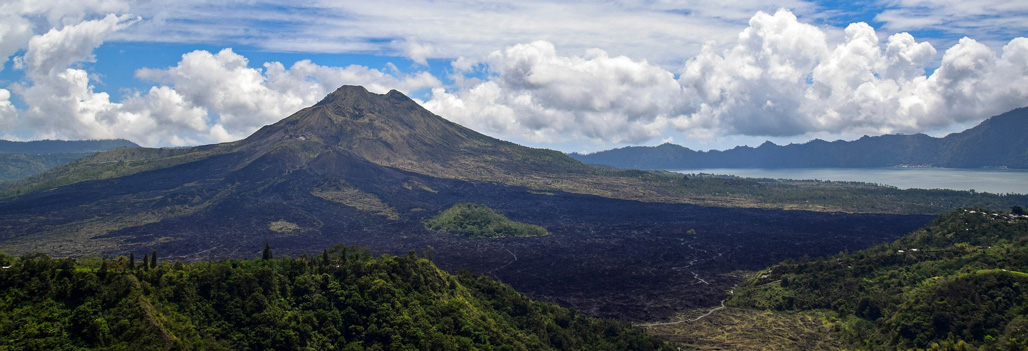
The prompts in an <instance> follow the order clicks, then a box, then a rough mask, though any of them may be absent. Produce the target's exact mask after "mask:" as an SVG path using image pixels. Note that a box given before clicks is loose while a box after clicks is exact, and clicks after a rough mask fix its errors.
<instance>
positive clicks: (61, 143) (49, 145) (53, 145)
mask: <svg viewBox="0 0 1028 351" xmlns="http://www.w3.org/2000/svg"><path fill="white" fill-rule="evenodd" d="M123 147H139V145H137V144H136V143H133V142H131V141H128V140H125V139H100V140H33V141H9V140H0V153H14V154H55V153H93V152H101V151H108V150H114V149H119V148H123Z"/></svg>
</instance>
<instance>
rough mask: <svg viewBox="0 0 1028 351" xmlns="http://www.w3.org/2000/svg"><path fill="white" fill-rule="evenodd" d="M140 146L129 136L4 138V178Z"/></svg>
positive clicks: (0, 154) (0, 165)
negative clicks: (116, 137)
mask: <svg viewBox="0 0 1028 351" xmlns="http://www.w3.org/2000/svg"><path fill="white" fill-rule="evenodd" d="M135 147H139V145H136V143H133V142H131V141H128V140H125V139H109V140H36V141H8V140H0V181H5V180H15V179H21V178H25V177H28V176H31V175H35V174H39V173H42V172H43V171H46V170H48V169H51V168H54V167H56V166H59V165H62V164H65V163H68V162H71V161H74V160H77V159H80V158H83V157H86V156H88V155H91V154H94V153H97V152H103V151H108V150H114V149H120V148H135Z"/></svg>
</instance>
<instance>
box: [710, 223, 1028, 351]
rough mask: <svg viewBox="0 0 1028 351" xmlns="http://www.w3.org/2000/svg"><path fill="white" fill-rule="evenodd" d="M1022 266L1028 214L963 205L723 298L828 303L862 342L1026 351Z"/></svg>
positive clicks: (764, 305) (763, 305) (780, 270)
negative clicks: (890, 237) (898, 234)
mask: <svg viewBox="0 0 1028 351" xmlns="http://www.w3.org/2000/svg"><path fill="white" fill-rule="evenodd" d="M1013 212H1018V211H1016V210H1015V211H1013ZM1024 272H1028V216H1024V215H1019V214H1015V213H1002V212H996V211H986V210H980V209H979V210H959V211H955V212H951V213H949V214H946V215H943V216H941V217H940V218H938V219H937V220H936V221H935V222H933V223H932V224H931V225H929V226H927V227H925V228H923V229H921V230H918V231H916V232H914V233H911V234H908V235H906V236H905V237H903V238H901V239H899V240H897V241H895V242H893V243H889V244H884V245H879V246H875V247H872V248H869V249H866V250H862V251H857V252H854V253H841V254H839V255H835V256H831V257H827V258H823V259H818V260H814V261H810V262H795V261H787V262H785V263H782V264H779V265H776V266H773V267H772V268H770V269H768V270H766V271H763V272H760V273H758V274H757V275H755V276H754V277H753V278H751V279H750V280H748V281H747V282H745V283H744V284H742V285H741V286H740V287H739V288H737V289H735V294H734V295H733V296H732V297H731V298H730V299H729V300H728V302H727V304H728V305H729V306H737V307H748V308H758V309H769V310H776V311H831V312H834V313H835V314H836V315H837V316H838V320H837V321H835V322H836V323H837V325H838V326H839V327H838V328H839V329H841V331H842V334H843V336H844V338H845V339H846V340H847V341H848V342H849V343H850V344H851V345H852V346H853V347H854V348H860V349H882V350H895V349H911V348H913V349H969V350H970V349H973V350H976V349H979V348H981V349H987V350H994V349H996V350H1024V349H1028V274H1026V273H1024Z"/></svg>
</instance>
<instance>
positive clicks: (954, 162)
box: [570, 107, 1028, 169]
mask: <svg viewBox="0 0 1028 351" xmlns="http://www.w3.org/2000/svg"><path fill="white" fill-rule="evenodd" d="M570 156H571V157H573V158H575V159H577V160H579V161H582V162H585V163H589V164H596V165H604V166H612V167H618V168H631V169H696V168H834V167H839V168H872V167H896V166H927V167H947V168H1015V169H1028V107H1023V108H1018V109H1015V110H1012V111H1009V112H1006V113H1004V114H1001V115H998V116H994V117H992V118H989V119H987V120H985V121H984V122H982V123H981V124H979V125H978V126H975V127H974V128H971V129H968V130H965V131H963V132H960V133H954V134H950V135H947V136H945V137H942V138H934V137H931V136H928V135H925V134H913V135H882V136H875V137H870V136H864V137H863V138H860V139H858V140H854V141H841V140H839V141H832V142H828V141H824V140H821V139H814V140H812V141H809V142H807V143H804V144H789V145H775V144H773V143H771V142H765V143H764V144H761V145H760V146H758V147H756V148H752V147H748V146H740V147H736V148H733V149H729V150H724V151H717V150H714V151H694V150H691V149H688V148H686V147H682V146H679V145H674V144H667V143H666V144H662V145H659V146H630V147H624V148H620V149H613V150H608V151H601V152H596V153H591V154H578V153H572V154H570Z"/></svg>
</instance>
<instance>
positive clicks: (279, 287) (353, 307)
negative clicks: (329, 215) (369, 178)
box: [0, 246, 672, 351]
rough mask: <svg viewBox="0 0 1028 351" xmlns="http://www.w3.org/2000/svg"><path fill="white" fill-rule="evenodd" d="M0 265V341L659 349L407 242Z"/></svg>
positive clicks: (34, 258) (630, 331)
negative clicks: (443, 264)
mask: <svg viewBox="0 0 1028 351" xmlns="http://www.w3.org/2000/svg"><path fill="white" fill-rule="evenodd" d="M269 256H270V255H269ZM145 257H146V256H144V258H145ZM133 258H135V257H133ZM142 262H148V263H147V264H143V263H142ZM0 265H2V266H3V267H6V268H3V269H0V296H2V298H0V350H51V349H52V350H80V349H102V350H352V351H359V350H671V349H672V348H671V347H669V346H667V345H665V344H664V343H663V342H661V341H660V340H657V339H655V338H653V337H650V336H647V335H645V334H644V333H643V332H642V331H641V330H639V329H637V328H632V327H631V326H630V325H628V324H627V323H624V322H618V321H613V320H599V319H594V318H589V317H587V316H585V315H583V314H581V313H578V312H575V311H572V310H569V309H566V308H562V307H560V306H557V305H555V304H549V303H540V302H536V301H532V300H530V299H529V298H527V297H525V296H524V295H521V294H519V293H517V292H516V291H514V289H512V288H511V287H510V286H507V285H504V284H502V283H500V282H497V281H495V280H492V279H489V278H487V277H482V276H472V275H468V274H462V275H458V276H454V275H450V274H447V273H446V272H444V271H442V270H439V269H438V268H436V266H435V265H433V264H432V263H431V262H430V261H429V260H428V259H425V258H420V257H418V256H417V255H416V254H414V253H413V252H412V253H411V254H409V255H407V256H403V257H394V256H380V257H372V256H371V255H370V254H369V253H368V251H367V250H364V249H361V248H358V247H346V246H337V247H335V248H333V249H331V250H326V251H325V252H324V253H323V254H322V255H318V256H314V257H312V256H307V255H302V256H300V257H298V258H295V259H260V260H232V261H220V262H199V263H194V264H184V263H182V262H173V263H167V262H158V261H157V260H156V259H153V256H151V260H149V261H146V260H141V261H136V260H132V259H126V258H125V257H118V258H116V259H113V260H111V259H107V260H101V259H95V260H91V261H76V260H73V259H52V258H50V257H47V256H45V255H41V254H34V255H26V256H21V257H11V256H5V255H2V254H0Z"/></svg>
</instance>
